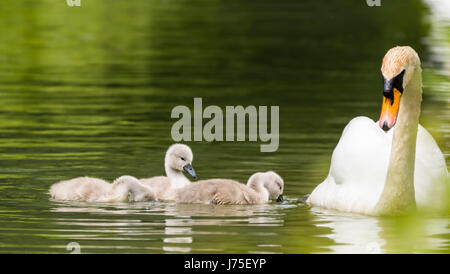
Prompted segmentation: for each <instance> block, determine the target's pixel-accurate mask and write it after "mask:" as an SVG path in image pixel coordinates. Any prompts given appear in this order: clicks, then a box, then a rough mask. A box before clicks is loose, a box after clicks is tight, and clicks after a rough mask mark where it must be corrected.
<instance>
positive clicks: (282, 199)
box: [277, 195, 284, 203]
mask: <svg viewBox="0 0 450 274" xmlns="http://www.w3.org/2000/svg"><path fill="white" fill-rule="evenodd" d="M283 201H284V198H283V195H280V196H278V198H277V202H279V203H281V202H283Z"/></svg>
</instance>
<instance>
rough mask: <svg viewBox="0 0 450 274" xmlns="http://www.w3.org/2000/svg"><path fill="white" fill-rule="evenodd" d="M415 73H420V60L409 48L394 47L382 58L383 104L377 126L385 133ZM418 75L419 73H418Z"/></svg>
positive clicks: (394, 121)
mask: <svg viewBox="0 0 450 274" xmlns="http://www.w3.org/2000/svg"><path fill="white" fill-rule="evenodd" d="M416 71H419V72H420V59H419V55H418V54H417V52H416V51H415V50H414V49H413V48H411V47H408V46H406V47H394V48H392V49H390V50H389V51H388V52H387V53H386V55H385V56H384V58H383V62H382V64H381V74H382V76H383V104H382V108H381V115H380V120H379V126H380V127H381V128H382V129H383V130H385V131H387V130H389V129H391V128H392V127H393V126H394V125H395V123H396V121H397V116H398V113H399V108H400V100H401V98H402V96H403V93H406V92H408V90H407V86H408V84H409V82H410V81H411V79H412V78H413V76H414V73H415V72H416ZM419 74H420V73H419Z"/></svg>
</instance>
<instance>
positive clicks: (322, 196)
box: [308, 116, 448, 214]
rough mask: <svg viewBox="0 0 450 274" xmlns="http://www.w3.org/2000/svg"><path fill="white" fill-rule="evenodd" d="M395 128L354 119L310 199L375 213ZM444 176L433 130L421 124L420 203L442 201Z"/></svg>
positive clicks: (332, 206) (417, 164)
mask: <svg viewBox="0 0 450 274" xmlns="http://www.w3.org/2000/svg"><path fill="white" fill-rule="evenodd" d="M394 131H395V126H394V127H393V128H392V129H391V130H390V131H388V132H387V133H386V132H384V131H383V130H382V129H381V128H380V127H379V126H378V122H374V121H373V120H372V119H370V118H368V117H362V116H361V117H356V118H354V119H353V120H351V121H350V123H348V125H347V126H346V127H345V129H344V131H343V133H342V136H341V138H340V140H339V143H338V144H337V146H336V148H335V149H334V151H333V155H332V158H331V166H330V171H329V174H328V177H327V178H326V179H325V181H324V182H322V183H321V184H319V185H318V186H317V187H316V189H314V191H313V192H312V193H311V195H310V196H309V198H308V202H309V203H311V204H314V205H317V206H321V207H326V208H330V209H337V210H340V211H347V212H356V213H363V214H371V212H372V210H373V209H374V208H375V206H376V204H377V202H378V200H379V199H380V196H381V193H382V191H383V187H384V183H385V180H386V176H387V171H388V166H389V156H390V151H391V146H392V137H393V133H394ZM362 152H363V153H362ZM446 178H448V173H447V167H446V164H445V159H444V156H443V154H442V152H441V151H440V149H439V147H438V146H437V144H436V142H435V141H434V139H433V137H432V136H431V135H430V133H428V131H427V130H426V129H425V128H423V127H422V126H421V125H419V127H418V132H417V146H416V161H415V166H414V189H415V200H416V203H417V206H418V207H419V208H439V207H442V206H444V203H445V195H446V185H447V184H448V182H446Z"/></svg>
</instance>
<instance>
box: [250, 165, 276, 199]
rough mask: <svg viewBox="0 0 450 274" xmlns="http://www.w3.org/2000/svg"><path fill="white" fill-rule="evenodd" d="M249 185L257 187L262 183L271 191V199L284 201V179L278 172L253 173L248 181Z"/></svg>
mask: <svg viewBox="0 0 450 274" xmlns="http://www.w3.org/2000/svg"><path fill="white" fill-rule="evenodd" d="M247 185H248V186H250V187H252V188H255V187H256V186H257V185H262V186H263V187H264V188H265V189H266V190H267V192H268V193H269V199H271V200H275V199H276V200H277V202H282V201H283V200H284V198H283V195H282V194H283V189H284V181H283V179H282V178H281V177H280V175H278V174H277V173H275V172H273V171H267V172H257V173H255V174H253V175H252V176H251V177H250V178H249V179H248V181H247Z"/></svg>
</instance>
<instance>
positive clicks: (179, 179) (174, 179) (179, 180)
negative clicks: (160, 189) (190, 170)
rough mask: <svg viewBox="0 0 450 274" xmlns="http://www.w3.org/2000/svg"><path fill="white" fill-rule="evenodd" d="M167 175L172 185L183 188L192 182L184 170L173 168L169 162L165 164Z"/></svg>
mask: <svg viewBox="0 0 450 274" xmlns="http://www.w3.org/2000/svg"><path fill="white" fill-rule="evenodd" d="M165 170H166V175H167V177H168V178H169V182H170V185H171V187H173V188H182V187H185V186H187V185H189V184H190V183H191V182H190V181H189V180H188V179H187V178H186V176H184V174H183V172H181V171H179V170H176V169H173V168H171V167H170V166H168V165H167V164H166V165H165Z"/></svg>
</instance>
